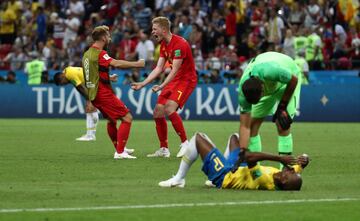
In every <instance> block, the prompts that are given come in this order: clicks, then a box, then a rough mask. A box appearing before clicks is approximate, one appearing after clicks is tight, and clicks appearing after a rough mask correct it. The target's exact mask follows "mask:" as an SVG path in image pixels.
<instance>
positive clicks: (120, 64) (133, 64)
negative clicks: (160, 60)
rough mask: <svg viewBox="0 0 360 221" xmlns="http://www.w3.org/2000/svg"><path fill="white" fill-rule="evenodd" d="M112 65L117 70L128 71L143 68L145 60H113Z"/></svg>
mask: <svg viewBox="0 0 360 221" xmlns="http://www.w3.org/2000/svg"><path fill="white" fill-rule="evenodd" d="M110 65H111V66H113V67H115V68H120V69H127V68H143V67H144V66H145V61H144V59H140V60H138V61H125V60H115V59H113V60H112V61H111V62H110Z"/></svg>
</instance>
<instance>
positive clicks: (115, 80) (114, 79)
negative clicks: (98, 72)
mask: <svg viewBox="0 0 360 221" xmlns="http://www.w3.org/2000/svg"><path fill="white" fill-rule="evenodd" d="M110 81H112V82H117V81H118V75H117V74H112V75H110Z"/></svg>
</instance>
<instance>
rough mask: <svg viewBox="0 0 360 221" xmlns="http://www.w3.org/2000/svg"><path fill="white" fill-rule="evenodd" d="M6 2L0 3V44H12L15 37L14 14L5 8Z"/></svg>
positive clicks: (8, 8)
mask: <svg viewBox="0 0 360 221" xmlns="http://www.w3.org/2000/svg"><path fill="white" fill-rule="evenodd" d="M6 3H7V2H6V1H1V3H0V22H1V23H0V24H1V25H0V43H1V44H13V42H14V40H15V38H16V35H15V22H16V18H17V17H16V13H15V12H14V11H13V10H12V9H11V8H10V7H7V6H6Z"/></svg>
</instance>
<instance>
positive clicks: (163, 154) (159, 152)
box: [147, 147, 170, 158]
mask: <svg viewBox="0 0 360 221" xmlns="http://www.w3.org/2000/svg"><path fill="white" fill-rule="evenodd" d="M147 157H166V158H168V157H170V151H169V149H168V148H165V147H161V148H160V149H158V150H157V151H155V153H151V154H148V155H147Z"/></svg>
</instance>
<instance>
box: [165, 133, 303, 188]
mask: <svg viewBox="0 0 360 221" xmlns="http://www.w3.org/2000/svg"><path fill="white" fill-rule="evenodd" d="M227 151H228V155H227V158H225V157H224V155H222V154H221V153H220V151H219V150H218V149H217V148H215V145H214V144H213V143H212V141H211V140H210V139H209V138H208V137H207V136H206V135H205V134H202V133H195V135H194V136H193V137H192V138H191V140H190V144H189V145H188V146H187V147H186V152H185V155H184V156H183V158H182V160H181V163H180V167H179V170H178V172H177V174H176V175H175V176H174V177H172V178H170V179H168V180H166V181H161V182H160V183H159V186H161V187H185V176H186V174H187V172H188V171H189V169H190V167H191V165H192V164H193V163H194V162H195V160H196V159H197V157H198V155H200V156H201V159H202V160H203V166H202V171H203V172H204V173H205V174H206V175H207V177H208V179H209V180H210V181H211V183H212V184H214V185H215V186H216V187H217V188H223V189H244V190H300V189H301V185H302V178H301V176H300V172H302V170H303V169H304V168H305V167H306V166H307V164H308V163H309V158H308V156H307V155H305V154H303V155H301V156H299V157H297V158H295V157H293V156H290V155H284V156H281V155H272V154H267V153H261V152H258V153H254V152H249V151H248V150H247V149H242V150H241V149H240V148H239V138H238V134H233V135H231V136H230V138H229V141H228V146H227ZM263 160H270V161H277V162H281V163H283V164H284V165H286V167H284V169H283V170H282V171H280V170H279V169H277V168H275V167H267V166H260V165H259V164H258V163H257V162H258V161H263ZM288 165H293V166H288Z"/></svg>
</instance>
